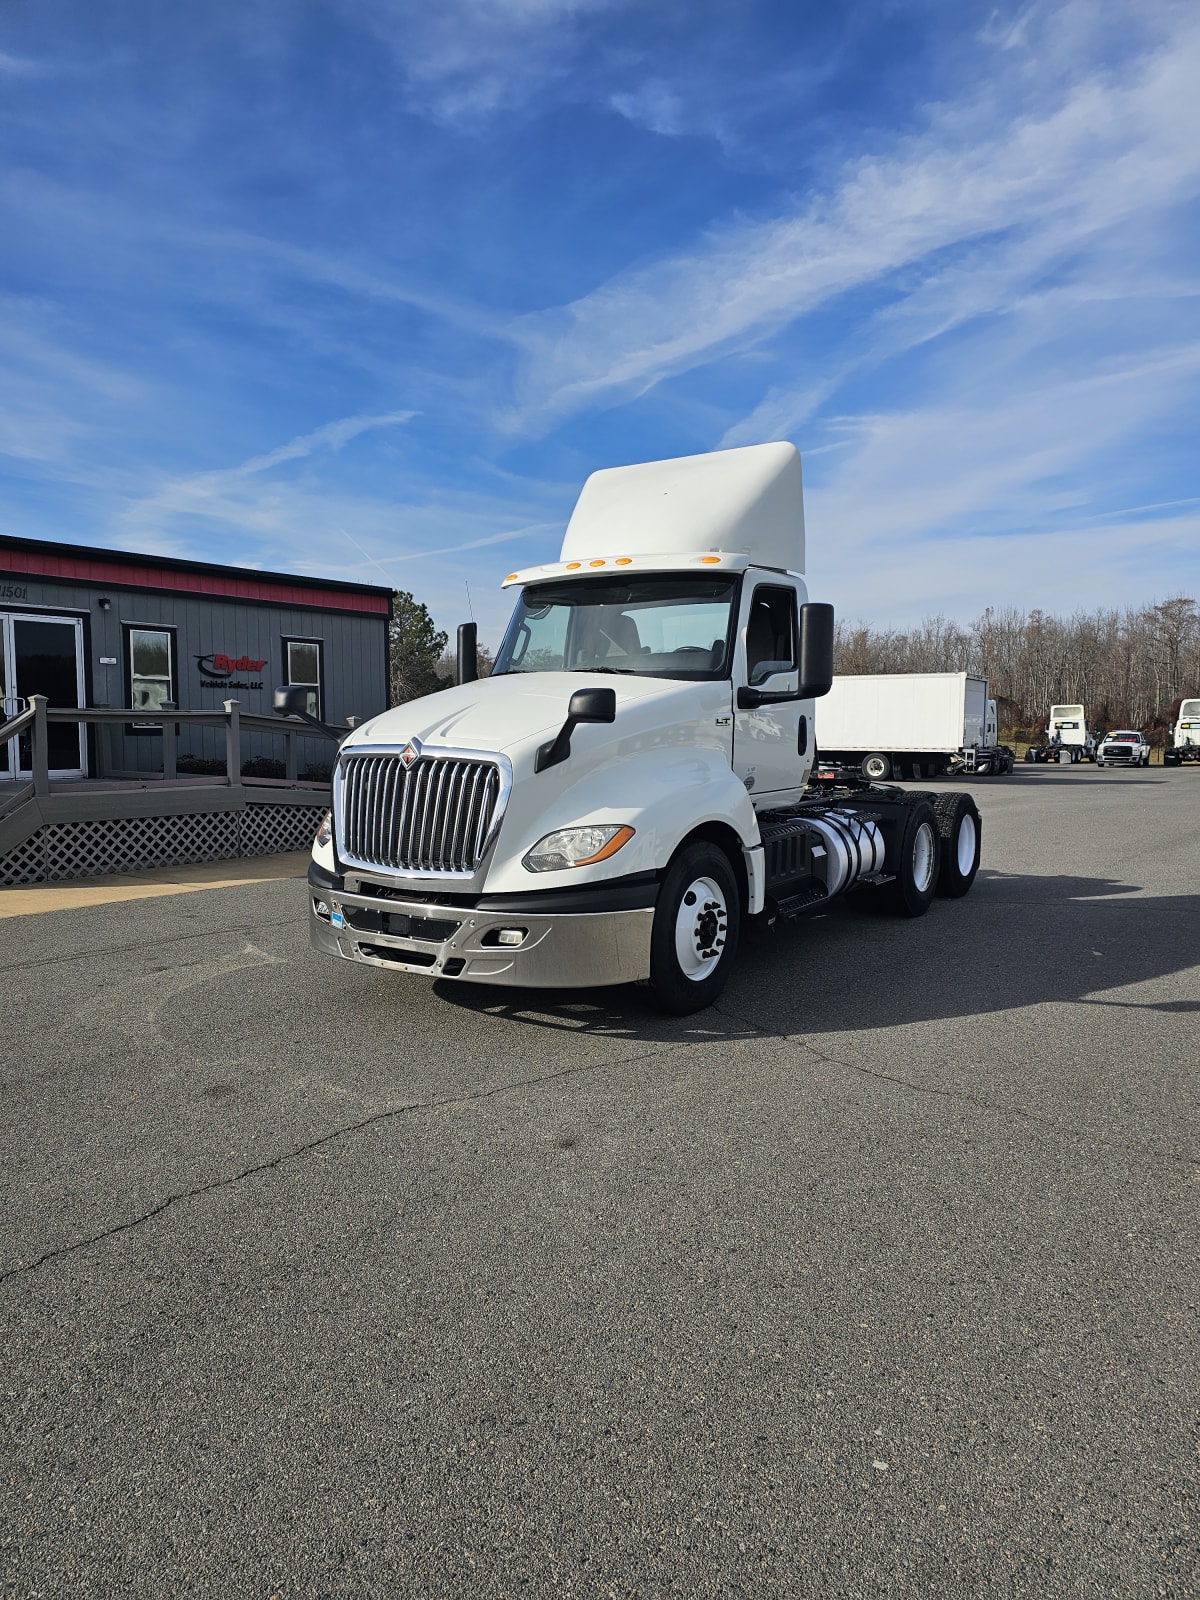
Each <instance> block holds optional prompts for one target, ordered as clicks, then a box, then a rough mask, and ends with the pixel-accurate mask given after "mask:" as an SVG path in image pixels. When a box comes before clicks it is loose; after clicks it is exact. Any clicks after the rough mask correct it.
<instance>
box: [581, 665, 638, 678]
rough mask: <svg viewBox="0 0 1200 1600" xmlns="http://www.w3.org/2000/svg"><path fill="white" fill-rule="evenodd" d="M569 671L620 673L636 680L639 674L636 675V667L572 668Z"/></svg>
mask: <svg viewBox="0 0 1200 1600" xmlns="http://www.w3.org/2000/svg"><path fill="white" fill-rule="evenodd" d="M571 671H572V672H621V673H624V674H625V676H626V677H629V678H636V677H638V676H640V674H639V673H638V670H637V668H636V667H572V668H571Z"/></svg>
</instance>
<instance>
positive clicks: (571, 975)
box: [308, 882, 654, 989]
mask: <svg viewBox="0 0 1200 1600" xmlns="http://www.w3.org/2000/svg"><path fill="white" fill-rule="evenodd" d="M320 905H324V906H325V907H326V908H327V913H328V914H322V913H321V912H320V911H318V909H317V908H318V906H320ZM339 919H340V923H341V925H340V926H337V923H338V921H339ZM308 923H309V937H310V939H311V941H312V944H313V946H314V948H315V949H317V950H320V951H322V952H323V953H324V954H325V955H330V956H341V957H342V958H343V959H344V960H346V961H361V962H363V963H365V964H366V965H367V966H372V967H387V968H389V969H391V970H392V971H396V972H411V973H415V974H416V975H417V976H418V977H424V978H448V979H460V980H465V981H467V982H474V983H496V984H505V985H508V986H510V987H513V988H526V989H584V988H601V987H603V986H605V985H607V984H614V983H637V982H640V981H641V980H642V979H645V978H648V977H649V976H650V931H651V928H652V927H653V925H654V909H653V907H652V906H651V907H648V908H644V909H638V910H634V911H594V912H585V913H582V914H571V915H566V914H558V913H549V914H541V913H536V914H530V913H529V912H527V911H519V912H518V911H513V910H503V911H495V910H488V911H479V910H465V909H463V907H461V906H452V905H435V904H429V903H428V902H425V901H420V900H411V901H410V900H403V899H399V898H396V899H393V898H391V897H390V896H389V897H388V898H386V899H383V898H378V897H376V896H374V895H368V894H358V893H355V894H351V893H348V892H346V891H344V890H342V889H337V888H330V889H323V888H321V887H320V886H319V885H316V884H313V883H312V882H310V883H309V886H308ZM406 925H407V930H406V931H398V930H402V929H406ZM414 929H415V930H416V931H414ZM514 929H515V930H522V931H523V933H524V937H523V938H522V940H521V943H520V944H519V945H502V944H500V943H499V936H500V933H501V931H502V930H514ZM419 935H423V936H419Z"/></svg>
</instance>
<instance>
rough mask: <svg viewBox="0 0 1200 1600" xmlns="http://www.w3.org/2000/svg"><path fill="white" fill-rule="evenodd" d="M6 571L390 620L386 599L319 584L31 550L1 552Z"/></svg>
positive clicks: (375, 594) (0, 561) (0, 556)
mask: <svg viewBox="0 0 1200 1600" xmlns="http://www.w3.org/2000/svg"><path fill="white" fill-rule="evenodd" d="M0 565H3V567H4V568H5V570H7V571H9V572H24V573H28V574H30V575H31V576H36V577H42V578H60V579H66V580H68V581H74V582H76V583H99V584H105V583H114V584H117V583H119V584H125V585H127V586H128V587H130V588H134V589H160V590H165V591H169V592H173V593H175V594H204V595H212V596H213V597H214V598H217V599H219V598H226V599H235V600H262V601H269V602H271V603H272V604H274V605H283V606H300V607H305V606H308V607H312V606H317V607H319V608H320V609H321V610H324V611H357V612H360V613H361V612H366V613H368V614H369V615H371V616H387V611H388V597H387V595H386V594H379V593H378V592H375V593H372V592H371V591H370V590H367V591H364V592H363V593H361V594H347V592H346V591H345V590H344V589H327V588H326V587H325V586H324V585H323V584H321V583H319V582H316V581H314V582H313V583H312V584H311V585H309V584H302V583H297V582H296V581H295V580H294V579H285V580H283V581H279V580H277V579H274V578H267V577H263V578H259V577H255V576H253V575H252V574H250V573H247V574H246V575H245V577H236V578H235V577H226V576H224V575H223V574H219V573H209V572H179V571H173V570H172V569H170V568H167V567H154V566H142V565H140V564H138V563H135V562H132V561H123V560H118V559H112V558H109V559H105V558H104V557H103V556H100V555H95V556H74V555H62V556H59V555H50V554H48V553H47V554H42V553H41V552H39V553H38V554H36V555H35V554H33V553H32V552H31V551H28V550H13V549H7V550H5V549H3V548H2V547H0Z"/></svg>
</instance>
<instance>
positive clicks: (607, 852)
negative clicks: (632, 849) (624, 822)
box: [575, 827, 634, 867]
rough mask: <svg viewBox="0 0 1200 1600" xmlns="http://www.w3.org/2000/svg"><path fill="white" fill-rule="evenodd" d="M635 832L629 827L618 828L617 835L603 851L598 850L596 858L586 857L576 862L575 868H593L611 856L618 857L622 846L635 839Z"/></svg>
mask: <svg viewBox="0 0 1200 1600" xmlns="http://www.w3.org/2000/svg"><path fill="white" fill-rule="evenodd" d="M633 831H634V830H633V829H632V828H628V827H627V828H618V829H617V831H616V833H614V834H613V836H612V838H611V839H610V840H609V841H608V843H607V844H606V845H605V846H604V848H603V849H602V850H597V851H596V854H595V855H594V856H585V857H584V858H583V860H582V861H576V862H575V866H577V867H590V866H593V865H594V864H595V863H596V862H597V861H607V860H608V858H609V856H615V855H616V853H617V851H618V850H619V849H620V848H621V846H622V845H626V844H628V843H629V841H630V839H632V838H633Z"/></svg>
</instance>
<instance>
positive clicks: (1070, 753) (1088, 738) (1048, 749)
mask: <svg viewBox="0 0 1200 1600" xmlns="http://www.w3.org/2000/svg"><path fill="white" fill-rule="evenodd" d="M1025 759H1026V761H1058V762H1062V763H1064V764H1067V765H1070V764H1072V763H1074V762H1079V761H1094V760H1095V759H1096V735H1095V734H1094V733H1093V732H1092V730H1091V729H1090V728H1089V727H1088V721H1087V716H1086V715H1085V713H1084V709H1083V707H1082V706H1051V707H1050V716H1049V718H1048V720H1047V726H1046V731H1045V733H1044V734H1043V735H1042V742H1041V744H1031V745H1030V746H1029V748H1028V750H1026V752H1025Z"/></svg>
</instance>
